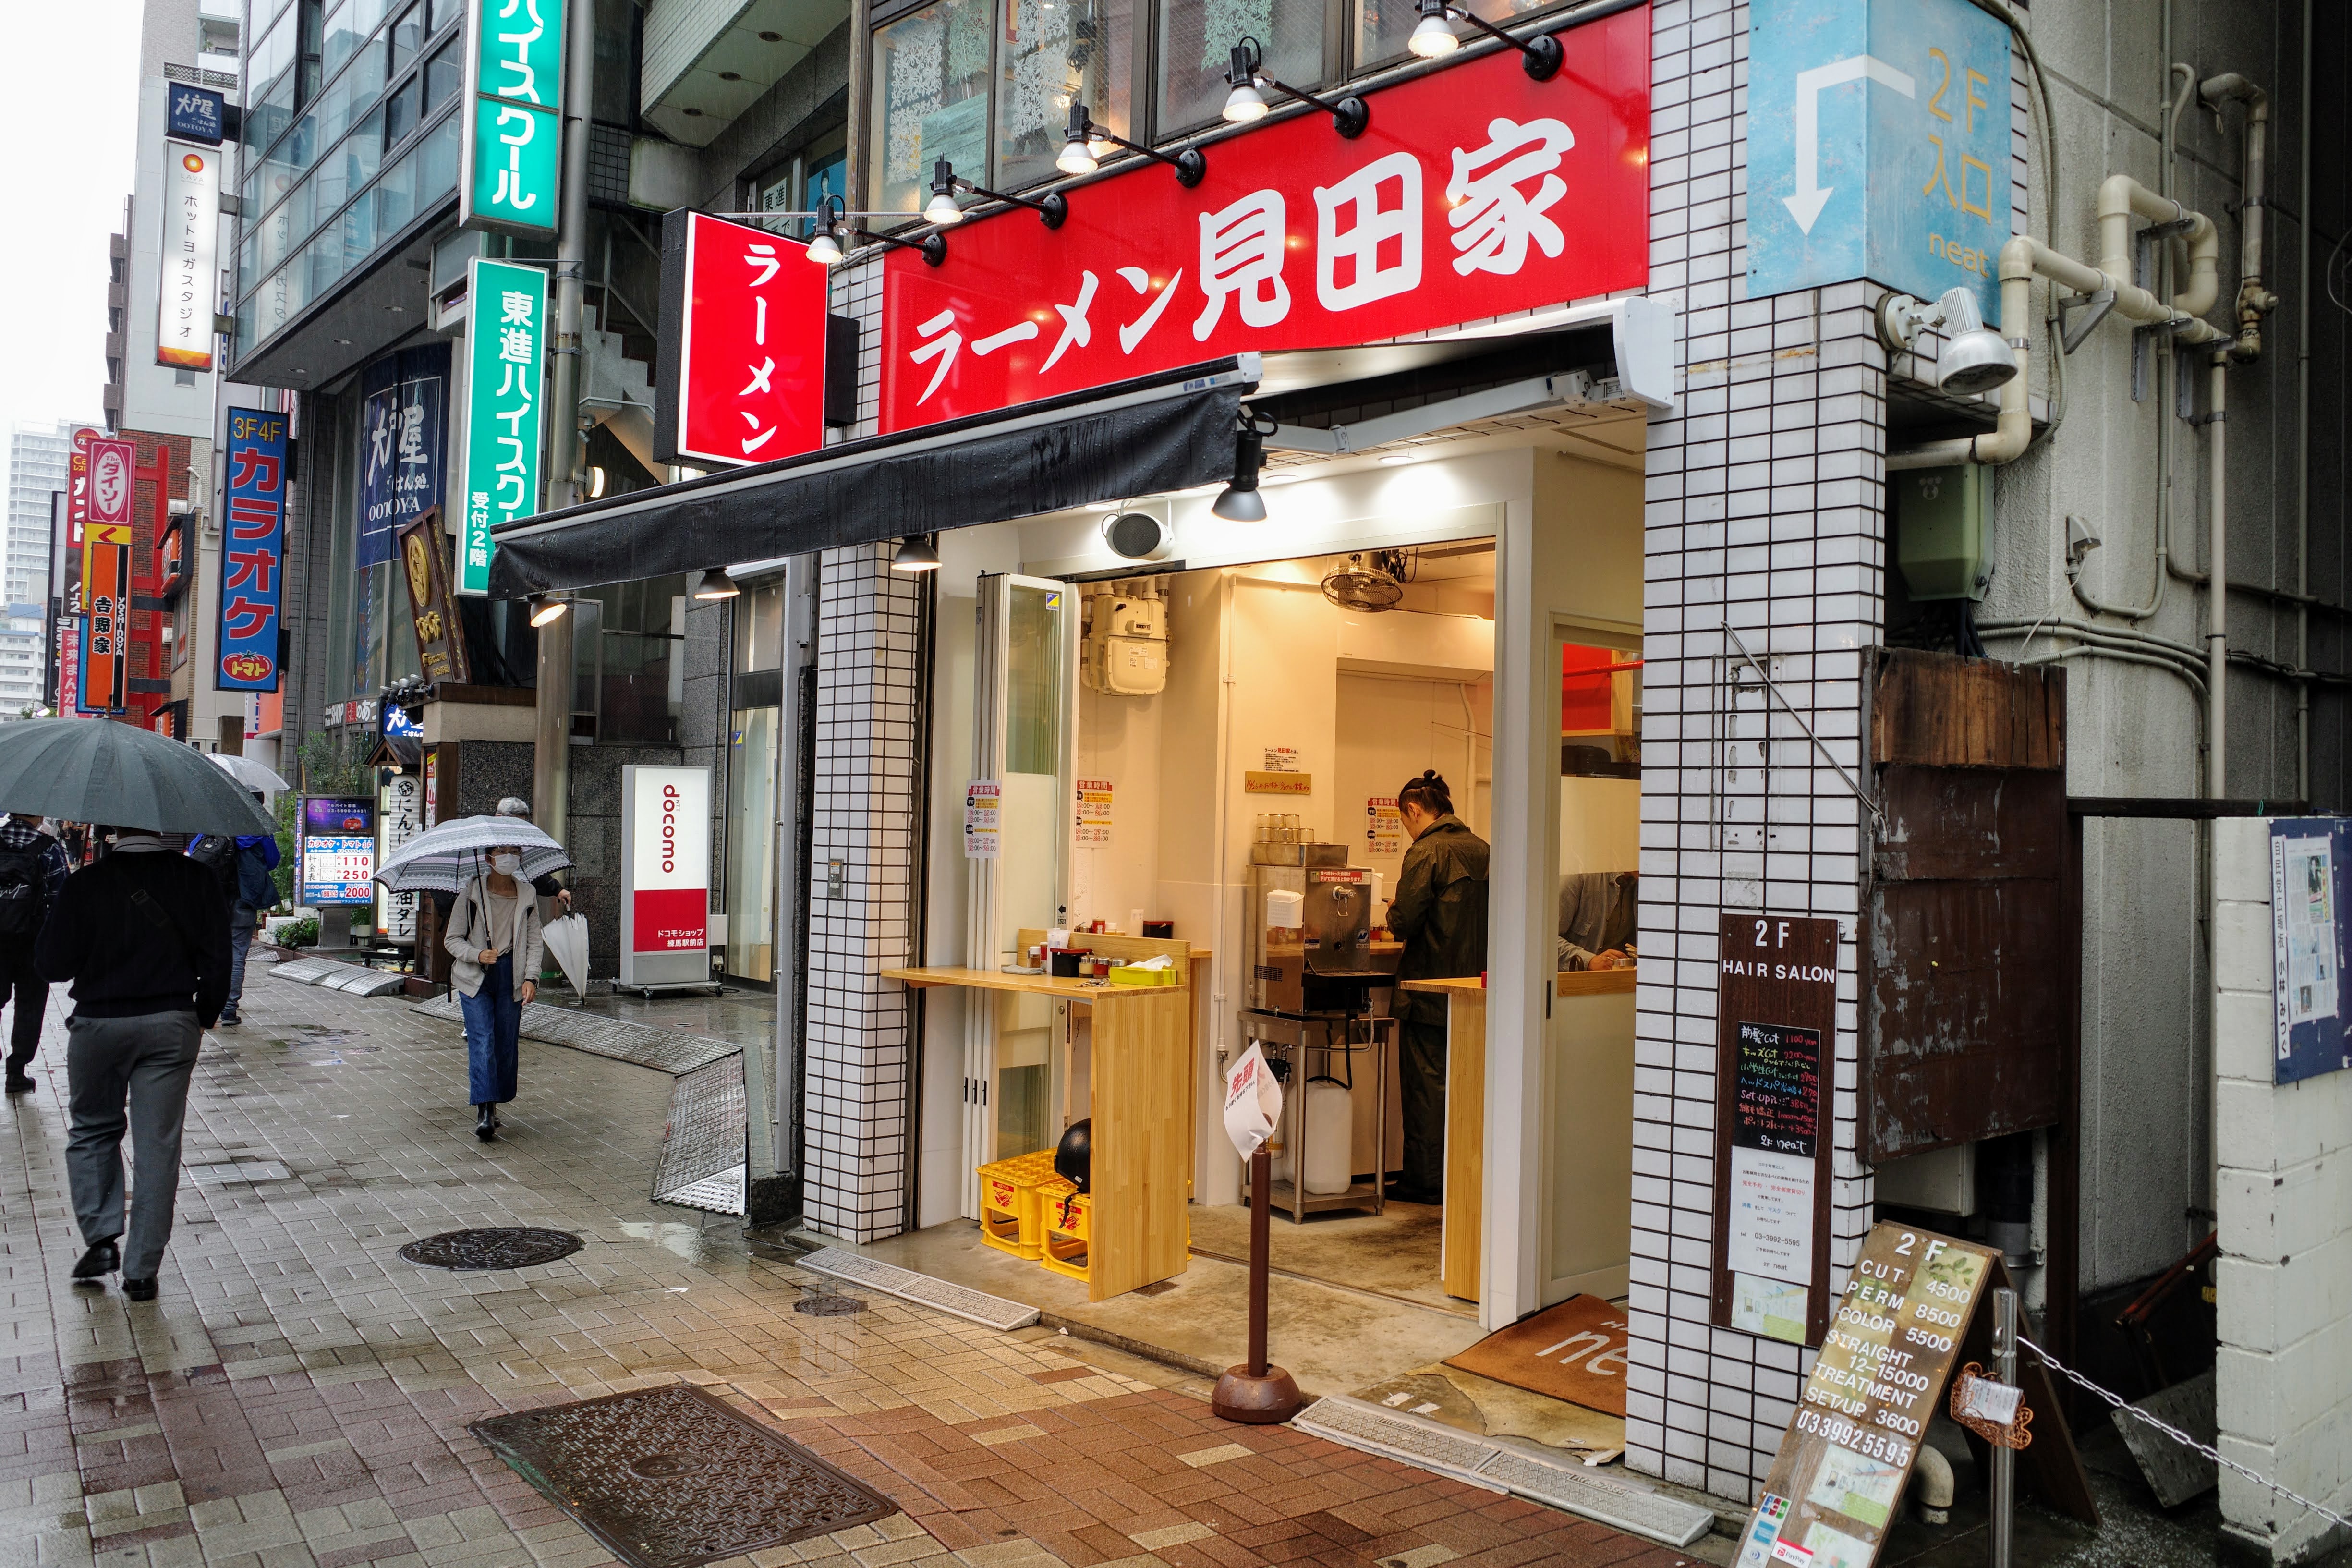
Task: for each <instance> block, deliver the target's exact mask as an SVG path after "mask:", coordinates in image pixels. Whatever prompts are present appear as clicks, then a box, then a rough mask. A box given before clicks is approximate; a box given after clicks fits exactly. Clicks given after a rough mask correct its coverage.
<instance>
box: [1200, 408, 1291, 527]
mask: <svg viewBox="0 0 2352 1568" xmlns="http://www.w3.org/2000/svg"><path fill="white" fill-rule="evenodd" d="M1258 419H1259V416H1257V415H1255V414H1251V413H1247V412H1244V414H1243V415H1242V417H1241V423H1240V425H1239V426H1236V427H1235V429H1234V478H1233V482H1232V483H1231V484H1228V485H1227V486H1226V487H1225V488H1224V489H1222V490H1219V491H1218V492H1217V499H1216V500H1213V501H1211V502H1210V503H1209V511H1210V513H1211V514H1212V515H1213V516H1216V517H1222V518H1223V519H1224V520H1225V521H1227V522H1264V521H1265V497H1264V496H1262V495H1260V494H1258V491H1257V473H1258V470H1259V469H1260V468H1264V467H1265V438H1266V437H1268V436H1271V435H1273V434H1274V432H1275V428H1276V426H1275V423H1274V421H1273V420H1271V419H1268V420H1266V421H1265V424H1264V425H1260V424H1259V423H1258Z"/></svg>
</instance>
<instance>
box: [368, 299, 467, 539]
mask: <svg viewBox="0 0 2352 1568" xmlns="http://www.w3.org/2000/svg"><path fill="white" fill-rule="evenodd" d="M448 386H449V345H448V344H446V343H434V344H430V345H428V346H426V347H425V348H421V349H404V350H403V351H402V352H400V353H396V354H390V355H387V356H385V357H384V358H383V359H380V360H378V361H376V363H373V364H372V365H370V366H368V368H367V369H366V371H365V372H363V373H362V375H361V377H360V398H361V402H360V429H361V436H362V450H361V458H360V528H359V549H358V552H357V553H356V555H355V556H354V557H353V560H354V563H356V564H357V565H359V566H362V567H368V566H373V565H376V564H377V563H381V562H384V561H389V560H391V559H392V554H393V542H394V538H395V537H396V536H397V535H398V534H399V531H400V530H401V529H402V528H403V527H404V526H405V525H406V524H407V523H409V522H410V521H414V520H415V519H416V518H417V517H420V516H422V515H423V514H424V513H425V512H426V511H429V510H432V509H433V508H435V507H437V506H439V505H440V504H441V437H442V426H443V410H444V409H445V408H446V407H447V405H448Z"/></svg>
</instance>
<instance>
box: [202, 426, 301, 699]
mask: <svg viewBox="0 0 2352 1568" xmlns="http://www.w3.org/2000/svg"><path fill="white" fill-rule="evenodd" d="M287 478H288V476H287V473H286V416H285V415H283V414H278V413H273V412H271V411H269V410H268V409H261V408H232V409H230V410H229V411H228V522H227V529H226V532H224V533H223V534H222V536H221V553H220V571H221V582H220V596H219V599H218V601H217V603H218V606H219V608H218V616H219V622H218V626H219V633H220V635H219V636H218V637H215V639H214V644H213V646H214V647H215V649H216V650H217V657H216V658H215V663H214V666H213V689H214V690H215V691H275V690H277V689H278V608H279V605H280V602H281V595H283V594H284V592H285V590H284V587H283V585H282V584H281V583H280V582H279V578H280V576H281V574H282V573H283V568H284V566H285V560H286V480H287Z"/></svg>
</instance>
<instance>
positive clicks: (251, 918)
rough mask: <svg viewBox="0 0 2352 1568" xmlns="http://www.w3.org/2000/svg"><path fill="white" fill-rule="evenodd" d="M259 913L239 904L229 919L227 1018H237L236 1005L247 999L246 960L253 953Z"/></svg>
mask: <svg viewBox="0 0 2352 1568" xmlns="http://www.w3.org/2000/svg"><path fill="white" fill-rule="evenodd" d="M260 920H261V916H260V913H259V911H257V910H255V909H254V907H253V906H252V905H251V904H239V905H237V906H236V912H235V913H234V914H232V915H230V916H229V919H228V1006H227V1008H226V1016H228V1017H231V1018H234V1017H236V1005H237V1004H238V1003H239V1002H241V1001H243V1000H244V999H245V959H246V955H247V953H249V952H252V951H253V933H254V930H255V928H256V927H257V925H258V924H259V922H260Z"/></svg>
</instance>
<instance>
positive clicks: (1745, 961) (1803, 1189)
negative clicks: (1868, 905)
mask: <svg viewBox="0 0 2352 1568" xmlns="http://www.w3.org/2000/svg"><path fill="white" fill-rule="evenodd" d="M1837 974H1838V927H1837V921H1833V920H1824V919H1821V918H1819V917H1815V916H1800V915H1768V914H1754V913H1750V914H1745V915H1740V914H1730V913H1727V914H1725V915H1724V916H1723V917H1722V925H1721V927H1720V929H1719V931H1718V932H1717V979H1716V1064H1717V1068H1716V1079H1715V1081H1716V1096H1717V1103H1716V1159H1715V1170H1716V1183H1715V1221H1716V1224H1715V1258H1714V1264H1715V1299H1714V1319H1713V1321H1715V1322H1716V1323H1717V1325H1718V1326H1720V1327H1723V1328H1727V1329H1739V1330H1742V1331H1746V1332H1748V1333H1751V1334H1760V1335H1763V1336H1765V1337H1767V1338H1770V1339H1776V1340H1785V1341H1788V1342H1790V1343H1792V1344H1811V1345H1818V1344H1820V1343H1821V1342H1822V1333H1823V1331H1825V1330H1826V1329H1827V1328H1828V1327H1829V1315H1830V1309H1831V1305H1832V1303H1831V1301H1830V1294H1829V1262H1830V1260H1829V1212H1830V1191H1829V1188H1830V1173H1829V1160H1828V1156H1829V1145H1830V1139H1829V1138H1828V1137H1827V1136H1826V1132H1827V1119H1826V1118H1825V1116H1824V1115H1823V1110H1822V1080H1823V1078H1824V1075H1825V1072H1826V1071H1827V1069H1828V1068H1830V1067H1831V1066H1832V1061H1825V1060H1824V1059H1823V1055H1822V1053H1823V1048H1824V1046H1825V1044H1827V1043H1832V1042H1834V1041H1835V1039H1836V1037H1837V1035H1836V1030H1837Z"/></svg>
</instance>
